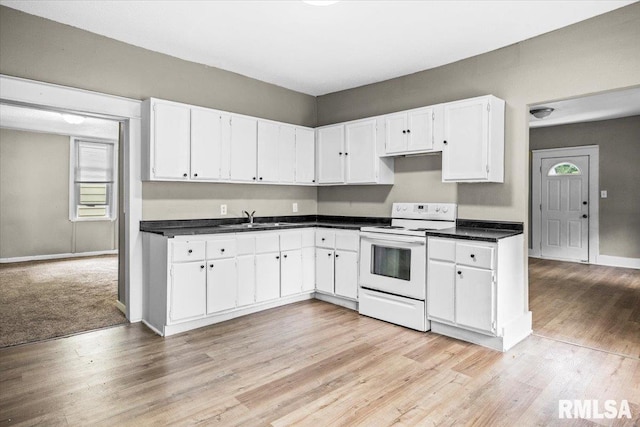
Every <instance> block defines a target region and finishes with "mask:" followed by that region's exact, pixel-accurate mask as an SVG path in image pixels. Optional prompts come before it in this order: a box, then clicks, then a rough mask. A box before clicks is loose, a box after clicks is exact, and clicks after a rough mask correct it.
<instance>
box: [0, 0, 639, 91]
mask: <svg viewBox="0 0 640 427" xmlns="http://www.w3.org/2000/svg"><path fill="white" fill-rule="evenodd" d="M630 3H633V1H615V0H610V1H603V0H592V1H584V0H568V1H566V0H555V1H548V0H538V1H526V0H521V1H506V0H502V1H501V0H494V1H462V0H460V1H436V0H433V1H418V0H414V1H402V0H396V1H364V0H360V1H358V0H343V1H341V2H338V3H336V4H334V5H331V6H320V7H318V6H311V5H308V4H306V3H303V2H302V1H298V0H285V1H268V0H263V1H242V0H236V1H172V0H164V1H153V0H145V1H104V0H83V1H77V0H39V1H33V0H0V4H2V5H5V6H8V7H11V8H15V9H18V10H22V11H24V12H27V13H30V14H33V15H38V16H42V17H44V18H48V19H52V20H54V21H57V22H61V23H64V24H68V25H72V26H74V27H78V28H82V29H85V30H88V31H91V32H94V33H97V34H101V35H104V36H107V37H110V38H113V39H116V40H121V41H123V42H126V43H129V44H132V45H135V46H140V47H143V48H146V49H150V50H153V51H156V52H161V53H165V54H168V55H172V56H175V57H178V58H181V59H185V60H188V61H193V62H197V63H201V64H206V65H210V66H214V67H218V68H222V69H225V70H229V71H233V72H236V73H239V74H242V75H245V76H249V77H252V78H255V79H258V80H262V81H265V82H269V83H273V84H276V85H279V86H282V87H286V88H289V89H293V90H296V91H299V92H303V93H307V94H310V95H316V96H317V95H323V94H326V93H331V92H335V91H339V90H343V89H349V88H353V87H357V86H362V85H365V84H369V83H375V82H379V81H383V80H387V79H390V78H393V77H398V76H402V75H406V74H411V73H414V72H417V71H421V70H426V69H430V68H434V67H438V66H440V65H444V64H448V63H451V62H455V61H458V60H461V59H464V58H468V57H471V56H474V55H478V54H481V53H484V52H488V51H491V50H495V49H498V48H501V47H504V46H507V45H510V44H513V43H516V42H519V41H522V40H525V39H528V38H531V37H535V36H537V35H540V34H543V33H546V32H549V31H553V30H555V29H558V28H561V27H564V26H567V25H570V24H573V23H576V22H579V21H582V20H585V19H588V18H590V17H593V16H596V15H599V14H602V13H606V12H608V11H611V10H613V9H617V8H619V7H622V6H625V5H627V4H630Z"/></svg>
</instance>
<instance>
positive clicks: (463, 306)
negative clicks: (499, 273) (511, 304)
mask: <svg viewBox="0 0 640 427" xmlns="http://www.w3.org/2000/svg"><path fill="white" fill-rule="evenodd" d="M493 288H494V287H493V280H492V272H491V270H482V269H479V268H473V267H461V266H457V267H456V303H455V306H456V323H458V324H459V325H462V326H468V327H471V328H474V329H477V330H479V331H483V332H487V333H490V334H491V333H493V332H495V330H494V328H493V325H492V323H493V321H494V320H495V317H494V312H495V308H494V291H493Z"/></svg>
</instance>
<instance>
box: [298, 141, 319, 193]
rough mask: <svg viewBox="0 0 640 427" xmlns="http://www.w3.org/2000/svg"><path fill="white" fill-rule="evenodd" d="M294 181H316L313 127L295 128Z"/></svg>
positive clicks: (309, 182)
mask: <svg viewBox="0 0 640 427" xmlns="http://www.w3.org/2000/svg"><path fill="white" fill-rule="evenodd" d="M295 163H296V182H297V183H299V184H313V183H314V182H316V141H315V136H314V132H313V129H302V128H296V162H295Z"/></svg>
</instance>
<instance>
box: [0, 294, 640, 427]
mask: <svg viewBox="0 0 640 427" xmlns="http://www.w3.org/2000/svg"><path fill="white" fill-rule="evenodd" d="M0 380H1V384H0V425H33V424H42V425H109V426H111V425H191V424H203V425H248V426H260V425H273V426H285V425H310V426H314V427H319V426H335V425H349V426H351V425H365V426H386V425H391V424H395V425H432V424H444V425H463V424H475V425H505V426H529V425H555V424H558V425H565V424H561V423H560V422H559V420H558V419H557V417H558V399H599V400H602V401H604V400H605V399H616V400H618V401H620V400H622V399H627V400H628V401H629V403H630V407H631V411H632V413H633V417H634V419H633V420H625V419H623V420H622V421H625V423H621V424H615V425H638V424H639V423H640V360H637V359H634V358H629V357H622V356H619V355H614V354H610V353H606V352H601V351H595V350H591V349H587V348H584V347H580V346H575V345H569V344H565V343H562V342H558V341H554V340H550V339H547V338H543V337H538V336H531V337H529V338H528V339H527V340H525V341H524V342H522V343H520V344H518V345H517V346H516V347H515V348H514V349H512V350H511V351H509V352H507V353H499V352H496V351H492V350H488V349H485V348H483V347H479V346H476V345H471V344H466V343H463V342H461V341H457V340H454V339H450V338H446V337H443V336H439V335H437V334H433V333H421V332H416V331H412V330H409V329H405V328H401V327H398V326H394V325H391V324H387V323H384V322H380V321H377V320H374V319H370V318H367V317H363V316H359V315H358V313H356V312H354V311H351V310H348V309H345V308H342V307H338V306H334V305H331V304H328V303H324V302H320V301H313V300H312V301H305V302H302V303H297V304H292V305H288V306H284V307H280V308H277V309H273V310H269V311H265V312H261V313H257V314H254V315H250V316H245V317H243V318H238V319H234V320H231V321H228V322H225V323H222V324H218V325H213V326H211V327H207V328H201V329H199V330H196V331H191V332H188V333H184V334H180V335H176V336H173V337H168V338H161V337H158V336H156V335H154V334H152V333H151V332H150V331H149V330H148V329H147V328H145V327H144V326H143V325H141V324H134V325H127V326H120V327H114V328H110V329H105V330H100V331H95V332H90V333H86V334H82V335H77V336H73V337H69V338H63V339H57V340H53V341H48V342H43V343H37V344H28V345H23V346H18V347H12V348H7V349H3V350H0ZM607 421H608V420H607ZM574 425H575V424H574ZM577 425H595V424H593V423H591V422H589V421H585V422H579V423H577Z"/></svg>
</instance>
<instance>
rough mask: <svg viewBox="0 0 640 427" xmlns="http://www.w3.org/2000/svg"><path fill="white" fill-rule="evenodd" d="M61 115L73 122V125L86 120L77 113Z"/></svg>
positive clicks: (66, 120)
mask: <svg viewBox="0 0 640 427" xmlns="http://www.w3.org/2000/svg"><path fill="white" fill-rule="evenodd" d="M61 116H62V118H63V119H64V121H65V122H67V123H71V124H72V125H79V124H80V123H82V122H84V117H82V116H76V115H75V114H61Z"/></svg>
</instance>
